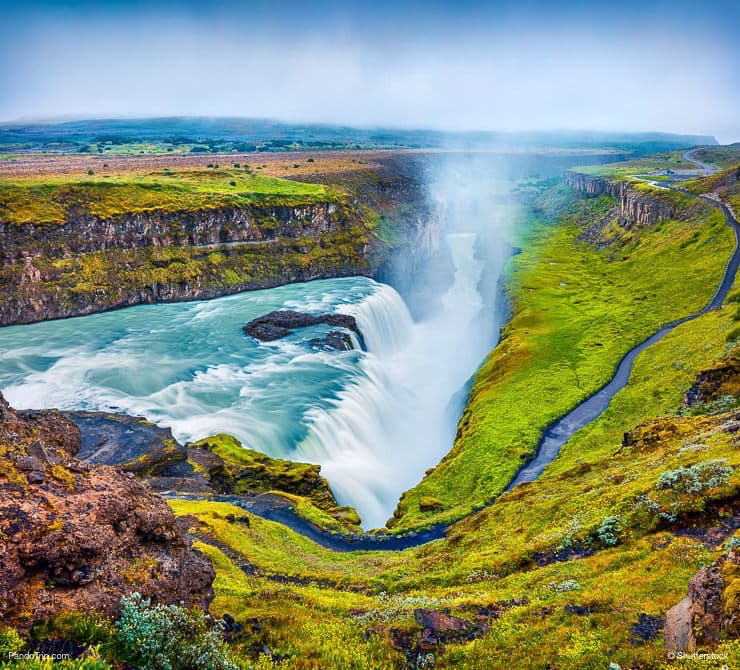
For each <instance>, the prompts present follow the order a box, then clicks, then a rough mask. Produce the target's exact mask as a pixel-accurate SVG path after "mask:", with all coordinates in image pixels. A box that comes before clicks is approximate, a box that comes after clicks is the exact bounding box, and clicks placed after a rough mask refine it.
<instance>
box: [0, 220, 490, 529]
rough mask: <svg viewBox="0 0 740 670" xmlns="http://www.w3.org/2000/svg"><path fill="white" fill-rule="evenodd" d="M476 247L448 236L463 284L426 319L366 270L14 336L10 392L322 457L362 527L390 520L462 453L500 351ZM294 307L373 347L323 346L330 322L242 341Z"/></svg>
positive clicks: (9, 347)
mask: <svg viewBox="0 0 740 670" xmlns="http://www.w3.org/2000/svg"><path fill="white" fill-rule="evenodd" d="M475 241H476V238H475V234H473V233H456V234H451V235H448V236H447V244H448V246H449V249H450V252H451V257H452V260H453V264H454V267H455V275H454V281H453V283H452V285H451V286H450V288H449V289H448V290H447V292H446V294H445V295H444V296H443V297H442V300H441V308H440V309H439V310H438V311H437V313H436V315H435V316H434V317H432V318H430V319H427V320H425V321H422V322H414V321H413V320H412V318H411V316H410V314H409V311H408V309H407V307H406V305H405V304H404V302H403V299H402V298H401V296H400V295H399V294H398V293H397V292H396V291H395V290H394V289H393V288H391V287H390V286H387V285H385V284H380V283H378V282H375V281H373V280H372V279H367V278H364V277H350V278H343V279H330V280H320V281H314V282H308V283H303V284H292V285H288V286H282V287H279V288H274V289H268V290H263V291H254V292H249V293H242V294H239V295H234V296H229V297H224V298H218V299H214V300H210V301H202V302H191V303H176V304H162V305H141V306H136V307H130V308H127V309H123V310H119V311H115V312H108V313H104V314H95V315H91V316H84V317H79V318H74V319H66V320H61V321H50V322H45V323H37V324H31V325H23V326H11V327H7V328H3V329H1V330H0V389H2V392H3V393H4V395H5V396H6V398H7V399H8V401H9V402H10V403H11V404H12V405H13V406H15V407H17V408H41V407H57V408H60V409H69V410H71V409H84V410H105V411H113V412H122V413H126V414H131V415H137V416H144V417H146V418H147V419H149V420H152V421H154V422H156V423H158V424H160V425H163V426H169V427H171V429H172V432H173V434H174V435H175V437H176V438H177V439H178V440H180V441H182V442H187V441H191V440H196V439H199V438H202V437H206V436H209V435H213V434H215V433H221V432H225V433H230V434H232V435H234V436H235V437H237V438H238V439H239V440H240V441H241V442H242V443H243V444H244V445H245V446H248V447H250V448H253V449H256V450H259V451H261V452H264V453H266V454H269V455H271V456H274V457H283V458H290V459H292V460H297V461H300V460H304V461H309V462H313V463H318V464H320V465H321V466H322V473H323V474H324V475H325V476H326V478H327V479H328V480H329V482H330V484H331V486H332V489H333V491H334V492H335V495H336V497H337V499H338V500H339V502H340V503H342V504H347V505H352V506H354V507H356V508H357V510H358V511H359V513H360V515H361V516H362V518H363V525H364V527H366V528H372V527H378V526H382V525H383V524H384V523H385V521H386V519H387V518H388V517H389V516H390V515H391V514H392V512H393V510H394V508H395V506H396V503H397V501H398V497H399V495H400V494H401V493H402V492H403V491H404V490H405V489H407V488H409V487H410V486H412V485H413V484H415V483H416V482H418V481H419V479H420V478H421V476H422V475H423V473H424V470H426V469H427V468H429V467H432V466H434V465H435V464H436V463H437V462H438V461H439V459H440V458H441V457H442V456H443V455H444V454H445V453H446V452H447V451H448V450H449V449H450V447H451V445H452V441H453V438H454V433H455V429H456V424H457V420H458V418H459V415H460V412H461V411H462V407H463V404H464V401H465V393H464V392H463V389H464V387H465V384H466V381H467V380H468V379H469V378H470V376H471V375H472V374H473V373H474V371H475V369H476V368H477V367H478V365H479V363H480V361H481V359H482V358H483V357H484V356H485V354H486V353H487V352H488V350H489V349H490V348H491V332H492V317H489V316H488V314H487V310H485V309H483V302H482V299H481V296H480V295H479V293H478V285H479V281H480V278H481V272H482V270H483V263H482V262H481V261H480V260H478V259H477V258H476V244H475ZM281 308H285V309H295V310H301V311H308V312H314V313H327V312H344V313H351V314H353V315H355V316H356V318H357V321H358V325H359V327H360V329H361V331H362V333H363V335H364V339H365V343H366V346H367V351H366V352H363V351H359V350H355V351H349V352H337V351H322V350H318V349H316V348H315V347H314V346H312V345H311V343H310V340H311V338H314V337H316V336H317V335H320V334H322V333H325V332H326V330H322V328H321V327H317V328H309V329H304V330H302V331H297V332H295V333H294V334H292V335H291V336H289V337H287V338H285V339H283V340H280V341H277V342H273V343H258V342H256V341H254V340H252V339H251V338H249V337H247V336H245V335H244V333H243V332H242V326H243V324H244V323H246V322H247V321H249V320H251V319H253V318H255V317H257V316H260V315H262V314H265V313H267V312H269V311H272V310H275V309H281Z"/></svg>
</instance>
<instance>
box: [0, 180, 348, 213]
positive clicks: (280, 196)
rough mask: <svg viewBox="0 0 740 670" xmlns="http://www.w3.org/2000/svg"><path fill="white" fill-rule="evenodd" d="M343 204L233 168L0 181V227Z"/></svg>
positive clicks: (320, 191) (332, 196)
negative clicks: (140, 214) (223, 209)
mask: <svg viewBox="0 0 740 670" xmlns="http://www.w3.org/2000/svg"><path fill="white" fill-rule="evenodd" d="M341 199H342V196H341V194H340V193H339V192H338V191H336V190H332V189H329V188H327V187H324V186H321V185H318V184H307V183H303V182H296V181H290V180H286V179H278V178H275V177H267V176H265V175H250V174H246V173H244V172H243V171H242V170H238V169H235V168H228V169H227V168H219V169H211V170H207V169H206V170H198V169H189V170H177V171H174V170H162V171H159V172H152V173H149V174H146V175H132V174H117V175H110V176H108V175H106V176H103V177H98V178H96V179H90V178H89V176H88V177H70V176H60V177H46V176H44V177H33V178H23V179H2V180H0V221H5V222H9V223H15V224H22V223H63V222H64V221H65V220H66V218H67V216H68V215H69V214H70V213H71V214H74V215H80V214H87V215H90V216H95V217H98V218H101V219H106V218H110V217H112V216H116V215H121V214H128V213H132V212H142V211H147V210H159V211H167V212H175V211H193V210H202V209H214V208H219V207H243V206H247V205H286V206H297V205H307V204H313V203H318V202H327V201H338V200H341Z"/></svg>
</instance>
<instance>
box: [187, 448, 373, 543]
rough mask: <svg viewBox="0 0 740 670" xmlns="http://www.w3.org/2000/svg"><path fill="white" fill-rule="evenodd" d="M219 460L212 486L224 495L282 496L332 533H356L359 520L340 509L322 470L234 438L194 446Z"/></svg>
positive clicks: (302, 515) (301, 512)
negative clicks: (259, 450)
mask: <svg viewBox="0 0 740 670" xmlns="http://www.w3.org/2000/svg"><path fill="white" fill-rule="evenodd" d="M192 446H193V447H196V448H203V449H207V450H208V451H211V452H212V453H214V454H216V455H217V456H219V457H220V458H221V459H222V460H223V462H224V467H223V469H221V470H220V471H218V472H215V473H213V474H212V475H211V482H212V484H213V485H214V486H216V488H217V489H219V490H221V491H223V492H225V493H233V494H236V495H242V494H245V493H270V494H273V495H277V496H280V497H281V498H282V499H284V500H286V501H287V502H289V503H290V504H291V506H292V507H293V508H294V509H295V511H296V513H297V514H298V515H299V516H301V517H303V518H304V519H306V520H307V521H310V522H311V523H312V524H314V525H315V526H317V527H319V528H321V529H322V530H326V531H329V532H337V533H338V532H347V531H350V532H357V531H359V524H360V517H359V516H358V514H357V512H356V511H355V510H354V509H353V508H351V507H342V506H338V505H337V502H336V500H335V499H334V496H333V494H332V492H331V489H330V488H329V482H327V481H326V480H325V479H324V478H323V477H322V476H321V475H320V474H319V472H320V469H321V468H320V466H318V465H312V464H309V463H296V462H294V461H287V460H283V459H280V458H270V457H269V456H266V455H265V454H262V453H260V452H258V451H253V450H252V449H246V448H244V447H242V445H241V444H240V443H239V441H238V440H237V439H236V438H234V437H232V436H231V435H224V434H221V435H214V436H212V437H208V438H205V439H203V440H200V441H199V442H195V443H194V444H193V445H192Z"/></svg>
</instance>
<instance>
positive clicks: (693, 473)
mask: <svg viewBox="0 0 740 670" xmlns="http://www.w3.org/2000/svg"><path fill="white" fill-rule="evenodd" d="M732 471H733V467H732V466H731V465H727V460H726V459H724V458H722V459H718V460H713V461H704V462H703V463H697V464H696V465H692V466H691V467H688V468H687V467H680V468H676V469H675V470H668V471H667V472H664V473H663V474H662V475H660V477H658V481H657V482H655V488H656V489H673V490H674V491H678V492H680V493H688V494H696V493H702V492H703V491H708V490H709V489H713V488H716V487H718V486H724V485H725V484H727V483H728V482H729V481H730V475H731V474H732Z"/></svg>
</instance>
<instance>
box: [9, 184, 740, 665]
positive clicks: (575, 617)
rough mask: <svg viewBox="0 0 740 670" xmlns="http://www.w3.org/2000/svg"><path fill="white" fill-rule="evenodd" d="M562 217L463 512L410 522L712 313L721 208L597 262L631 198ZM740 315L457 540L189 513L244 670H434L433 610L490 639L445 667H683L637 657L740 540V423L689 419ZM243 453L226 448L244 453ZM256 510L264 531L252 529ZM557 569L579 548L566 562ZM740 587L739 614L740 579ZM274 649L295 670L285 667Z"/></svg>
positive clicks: (576, 206) (662, 364) (731, 342)
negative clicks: (380, 542)
mask: <svg viewBox="0 0 740 670" xmlns="http://www.w3.org/2000/svg"><path fill="white" fill-rule="evenodd" d="M542 202H543V203H547V205H548V207H547V208H549V209H551V210H552V211H556V210H557V211H560V210H563V211H564V215H563V217H562V219H560V220H559V223H557V224H556V223H554V221H553V220H551V219H550V220H544V219H542V220H540V221H538V222H536V224H535V225H534V226H533V227H532V228H531V229H529V231H528V237H527V239H525V240H523V241H522V243H521V244H520V246H522V247H523V248H524V249H525V250H524V252H523V253H522V254H521V255H519V256H517V257H516V258H515V259H514V260H513V261H512V265H511V271H510V280H511V296H512V298H513V300H514V316H513V318H512V320H511V322H510V324H509V325H508V326H507V328H506V331H505V337H504V338H503V340H502V342H501V344H500V345H499V346H498V347H497V348H496V350H495V351H494V352H492V354H491V355H490V356H489V359H488V360H487V361H486V363H485V365H484V366H483V368H482V369H481V371H480V373H479V374H478V376H477V378H476V381H475V385H474V389H473V394H472V397H471V402H470V405H469V407H468V412H467V413H466V416H464V417H463V420H462V422H461V429H462V431H461V436H460V438H459V439H458V442H457V444H456V447H455V451H454V452H453V456H452V457H451V458H450V459H448V461H450V463H449V465H446V466H444V465H443V467H442V468H438V470H440V475H439V476H440V477H442V478H445V477H446V478H448V479H447V485H448V487H449V488H448V489H445V490H440V491H441V495H438V494H437V492H436V489H435V487H436V483H435V479H434V478H435V476H436V475H435V474H432V475H430V477H428V478H427V479H426V480H425V482H423V483H422V485H421V486H420V487H419V488H420V489H421V487H424V486H426V487H427V489H425V493H424V495H426V496H431V497H432V498H438V499H439V500H440V501H441V502H442V503H443V504H445V505H446V508H445V510H444V511H443V512H442V514H441V515H440V513H439V512H437V511H435V510H434V509H431V510H430V511H429V512H427V513H425V516H422V515H421V512H416V511H415V509H414V507H413V505H411V501H413V500H414V499H415V498H414V496H416V495H417V493H416V490H414V491H413V492H412V493H411V494H409V496H407V499H406V503H407V514H408V516H407V517H405V518H403V519H401V522H400V523H399V526H401V525H403V524H406V525H407V526H411V525H414V524H415V523H424V522H427V521H428V520H429V519H431V518H443V517H444V516H445V515H448V516H452V515H453V513H454V514H460V513H462V511H463V510H466V509H469V506H470V505H474V504H476V502H477V501H478V500H480V499H483V496H484V495H489V493H490V492H491V491H495V490H496V488H497V487H499V490H500V486H501V483H502V482H504V483H505V481H507V476H506V475H507V468H508V471H511V470H512V468H515V467H516V466H517V465H518V463H519V462H520V458H519V456H520V454H521V453H522V452H526V451H527V450H530V449H531V448H532V446H533V444H534V443H535V442H536V439H537V437H538V434H539V429H540V428H541V426H543V425H545V424H546V423H547V422H548V421H549V420H550V419H551V418H554V417H555V416H557V415H559V414H562V413H563V412H564V411H565V410H567V409H568V408H569V407H570V406H572V405H573V404H575V403H576V402H578V400H579V399H580V398H582V397H584V396H585V395H587V394H588V393H589V392H590V391H591V390H593V389H594V388H596V387H598V386H599V385H600V384H601V383H602V382H603V381H604V379H605V378H607V377H608V376H609V375H610V374H611V371H612V370H613V368H614V366H615V364H616V362H617V360H618V359H619V357H620V356H621V355H622V354H623V353H624V351H626V350H627V349H629V348H630V347H631V346H632V344H633V343H634V342H636V341H638V340H640V339H642V337H644V335H645V334H647V333H648V332H652V331H653V330H655V328H656V327H657V325H658V324H659V323H661V322H664V321H668V320H672V319H674V318H675V317H677V316H679V315H680V314H683V313H688V312H691V311H694V310H696V309H697V308H699V307H701V306H702V305H703V304H704V303H706V302H707V301H708V298H709V296H710V295H711V294H712V293H713V291H714V289H715V288H716V284H717V283H718V281H719V277H720V275H721V273H722V270H723V267H724V263H725V261H726V259H727V256H728V254H729V252H730V250H731V248H732V234H731V231H730V230H729V229H728V228H727V227H726V226H725V225H724V222H723V220H722V218H721V216H720V215H718V213H717V212H715V211H714V210H710V209H708V208H701V209H698V210H696V211H694V212H693V216H692V218H687V219H682V220H676V221H665V222H661V223H659V224H657V225H655V226H653V227H651V228H647V229H642V230H628V231H625V230H621V231H619V230H616V228H615V227H614V225H611V224H610V225H611V227H610V226H607V227H605V228H603V229H602V230H601V233H600V236H601V237H600V239H601V241H602V242H603V246H602V247H601V248H597V247H595V246H590V245H586V244H585V243H583V242H580V241H579V237H580V235H581V234H582V233H583V231H584V229H585V228H592V227H593V224H594V223H595V222H597V221H599V220H600V219H601V218H603V217H604V216H606V215H607V214H608V213H609V212H611V211H612V210H613V207H614V202H613V201H612V200H611V199H609V198H593V199H585V200H582V201H580V202H576V203H572V202H570V199H569V197H568V192H567V191H563V190H562V189H559V190H558V192H557V193H550V194H547V195H546V196H545V197H543V199H542ZM563 208H564V209H563ZM697 232H698V235H697ZM738 301H740V282H736V284H735V286H734V292H733V293H731V295H730V297H729V299H728V301H727V302H726V305H725V306H724V307H723V308H721V309H719V310H715V311H712V312H710V313H708V314H706V315H704V316H702V317H700V318H698V319H696V320H694V321H691V322H689V323H686V324H683V325H682V326H680V327H678V328H676V329H675V330H674V331H672V332H671V333H670V334H669V335H667V336H666V337H665V338H664V339H663V340H661V341H660V342H658V343H657V344H656V345H654V346H652V347H650V348H649V349H647V350H646V351H644V352H643V353H642V354H641V355H640V356H638V357H637V360H636V361H635V365H634V369H633V372H632V375H631V377H630V380H629V383H628V385H627V386H626V387H625V388H624V389H623V390H621V391H620V392H619V393H618V394H616V395H615V397H614V398H613V400H612V402H611V404H610V405H609V407H608V408H607V409H606V411H605V412H604V413H603V414H602V415H601V416H600V417H599V418H598V419H597V420H595V421H594V422H592V423H591V424H589V425H588V426H586V427H585V428H583V429H582V430H580V431H578V432H577V433H576V434H575V435H574V436H573V438H572V439H571V440H570V441H569V442H568V443H567V444H566V445H564V447H563V449H562V451H561V453H560V455H559V457H558V458H556V459H555V460H554V461H553V462H552V463H551V464H550V465H549V466H548V468H547V469H546V470H545V472H544V473H543V475H542V476H541V477H540V478H539V479H537V480H536V481H535V482H532V483H529V484H525V485H522V486H520V487H517V488H516V489H515V490H514V491H512V492H509V493H505V494H504V495H501V496H500V497H499V498H498V499H497V500H496V501H495V502H494V503H493V504H492V505H491V506H490V507H487V508H485V509H482V510H480V511H478V512H477V513H474V514H471V515H469V516H467V517H466V518H464V519H462V520H461V521H459V522H457V523H455V524H454V525H453V526H452V527H451V528H450V529H449V531H448V533H447V535H446V537H445V538H444V539H442V540H438V541H435V542H432V543H429V544H426V545H423V546H421V547H418V548H414V549H408V550H405V551H402V552H353V553H334V552H331V551H329V550H327V549H324V548H322V547H320V546H318V545H316V544H314V543H313V542H311V541H309V540H307V539H306V538H304V537H302V536H300V535H298V534H296V533H294V532H293V531H291V530H290V529H288V528H286V527H284V526H281V525H279V524H276V523H273V522H270V521H267V520H264V519H261V518H259V517H256V516H253V515H250V514H249V513H248V512H244V511H243V510H242V509H240V508H236V507H234V506H231V505H228V504H225V503H216V502H209V501H184V500H173V501H170V504H171V506H172V508H173V510H174V511H175V513H176V514H177V515H178V516H190V515H192V516H193V517H195V519H196V524H195V525H194V526H192V532H194V536H195V546H196V548H197V549H199V550H200V551H202V552H203V553H205V554H206V555H207V556H208V557H209V558H210V559H211V561H212V562H213V564H214V566H215V569H216V581H215V584H214V587H215V591H216V598H215V600H214V601H213V604H212V606H211V612H212V613H213V614H214V616H222V615H223V614H225V613H229V614H232V615H233V616H234V617H235V618H236V619H237V621H239V622H242V623H244V626H245V629H244V631H243V632H242V633H240V634H239V635H238V636H236V638H235V639H234V640H233V642H232V643H231V649H232V651H233V653H234V654H235V656H237V657H238V658H239V659H240V661H239V663H240V665H241V667H254V668H260V669H262V668H268V667H277V668H281V669H283V670H287V669H289V668H290V669H296V670H307V669H318V668H321V669H328V670H334V669H336V670H344V669H345V668H349V669H356V670H370V669H373V670H374V669H376V668H378V669H388V670H391V669H395V668H403V667H425V666H424V665H423V663H424V662H426V661H424V658H423V657H408V656H406V654H405V653H404V651H403V650H402V649H400V648H399V644H398V640H403V639H409V640H411V641H412V643H416V642H418V640H419V637H420V631H419V629H418V626H416V624H415V623H414V610H415V609H416V608H419V607H421V608H431V609H435V610H443V609H446V610H448V611H449V612H450V613H451V614H452V615H455V616H460V617H463V618H465V619H467V620H468V621H482V623H483V624H485V626H486V627H487V630H486V631H484V632H483V633H482V634H481V635H480V636H479V637H478V638H477V639H473V640H469V641H468V640H466V641H464V642H461V643H449V644H447V645H445V647H444V648H434V649H433V653H434V665H433V667H435V668H443V669H446V668H450V669H451V668H455V669H463V670H478V669H479V668H487V669H488V668H490V669H492V670H498V669H508V668H512V667H516V668H522V669H524V670H526V669H527V668H532V669H535V668H545V667H554V668H563V669H565V668H576V667H577V668H579V669H580V668H582V669H584V670H603V669H604V668H608V667H610V664H612V663H615V664H618V665H619V666H620V667H622V668H629V667H634V668H658V669H663V668H665V669H667V668H671V667H676V666H675V665H674V664H673V663H672V662H670V661H669V660H668V659H667V657H666V654H665V649H664V647H663V642H662V637H661V636H660V635H658V637H657V638H656V639H654V640H645V641H643V640H635V633H634V632H633V626H634V624H636V623H637V621H638V619H639V617H640V615H644V614H647V615H650V616H656V617H662V616H663V615H664V614H665V612H666V610H667V609H669V608H670V607H671V606H673V605H675V604H676V603H678V602H679V601H680V600H681V599H682V598H683V597H684V596H685V594H686V590H687V585H688V581H689V579H690V578H691V576H692V575H694V574H695V573H696V571H697V570H698V569H699V568H700V567H702V566H705V565H709V564H710V563H711V562H712V561H713V560H715V558H716V557H717V556H718V555H719V554H720V553H721V552H722V551H724V550H725V548H726V547H727V545H728V541H729V536H728V537H727V538H725V539H724V540H720V541H721V543H722V544H720V546H718V547H714V546H712V544H711V543H710V542H708V541H707V542H705V541H703V535H702V531H703V529H705V528H707V527H717V526H718V525H719V523H720V521H722V519H723V518H728V517H729V516H730V515H732V513H733V505H734V506H736V504H737V499H738V494H739V493H740V451H739V450H738V441H737V433H736V432H735V428H736V425H737V423H738V420H739V419H740V417H738V416H737V410H733V411H729V412H727V411H723V412H718V413H710V414H702V413H697V414H696V415H692V416H683V415H682V414H683V412H682V411H681V410H682V403H683V399H684V393H685V392H686V390H687V389H688V388H689V387H690V386H691V385H692V384H693V383H694V381H695V380H696V378H697V375H698V374H699V373H700V371H702V370H706V369H711V368H713V367H715V366H716V365H718V363H720V362H722V361H723V360H726V359H728V358H730V357H732V358H737V357H738V356H739V355H740V345H739V344H738V339H739V338H740V332H738V321H739V320H740V312H738V306H737V303H738ZM735 382H736V380H735ZM735 382H733V383H735ZM736 386H737V384H736V383H735V386H733V385H732V384H727V385H726V387H724V388H723V390H722V392H723V393H724V392H725V391H726V390H727V389H734V388H736ZM737 400H738V399H737V398H735V403H734V404H737ZM703 409H704V410H705V411H708V410H709V409H710V408H709V407H707V406H704V408H703ZM511 426H513V428H512V427H511ZM625 433H629V439H627V440H624V439H623V438H624V435H625ZM227 447H228V448H227ZM233 447H234V445H233V444H230V445H229V444H227V445H226V446H225V447H223V453H224V454H225V455H227V456H228V457H229V458H237V457H240V456H243V455H242V454H241V453H237V452H234V450H233ZM227 452H228V453H227ZM0 453H2V452H1V451H0ZM243 457H244V458H247V459H249V456H248V455H247V456H243ZM716 461H721V462H722V463H723V464H724V465H723V467H724V468H726V470H727V472H728V473H729V474H727V475H726V476H725V477H720V478H717V480H716V481H715V482H712V483H711V484H707V485H706V487H705V488H704V489H703V490H700V491H692V490H690V489H687V488H682V487H681V486H679V485H675V486H668V487H666V486H664V485H663V483H664V482H666V481H669V480H672V479H671V478H674V479H675V473H676V472H683V471H686V470H689V469H694V470H695V469H697V468H706V464H707V463H712V462H716ZM445 462H447V461H445ZM671 473H673V474H671ZM476 496H479V497H478V498H476ZM420 498H421V494H419V499H420ZM436 506H437V501H434V505H431V507H432V508H434V507H436ZM244 515H247V516H248V517H249V520H250V523H249V525H247V524H245V523H238V522H236V523H235V522H234V520H233V519H234V517H240V516H244ZM435 515H436V516H435ZM674 519H675V521H674ZM607 520H609V522H608V523H607ZM689 529H690V532H687V531H688V530H689ZM734 537H735V538H737V539H740V533H738V532H737V531H736V532H735V533H734ZM556 552H566V553H567V552H579V553H576V555H575V556H571V560H559V561H558V560H554V558H556ZM561 558H562V556H561ZM724 575H725V579H726V581H727V585H728V587H727V593H728V594H729V596H732V594H735V596H733V597H736V594H737V593H738V590H739V589H740V576H738V575H737V574H736V573H733V572H732V571H730V570H727V569H726V570H725V571H724ZM728 602H729V601H728ZM574 608H582V609H581V610H575V609H574ZM491 610H493V611H495V612H496V616H487V615H486V614H485V612H487V611H491ZM262 645H267V646H268V647H269V648H270V650H271V651H272V652H273V653H274V654H278V655H280V656H281V657H282V660H280V661H278V662H276V663H275V664H274V665H273V662H272V661H271V660H270V659H269V657H267V656H265V655H264V654H262V653H261V651H262V650H263V646H262ZM699 651H705V649H700V650H699ZM713 651H714V652H715V653H718V654H723V653H727V654H729V656H730V658H737V656H738V654H740V642H739V641H738V640H736V639H723V640H721V641H720V643H719V644H718V645H717V646H716V647H715V648H714V649H713ZM723 663H724V661H722V660H720V661H718V662H716V663H714V662H712V661H706V662H705V661H702V662H701V665H702V667H703V668H717V669H718V668H720V667H721V666H722V664H723ZM29 667H31V666H29ZM426 667H428V666H426ZM678 667H693V666H692V665H691V664H690V663H689V662H686V663H684V664H679V665H678Z"/></svg>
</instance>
